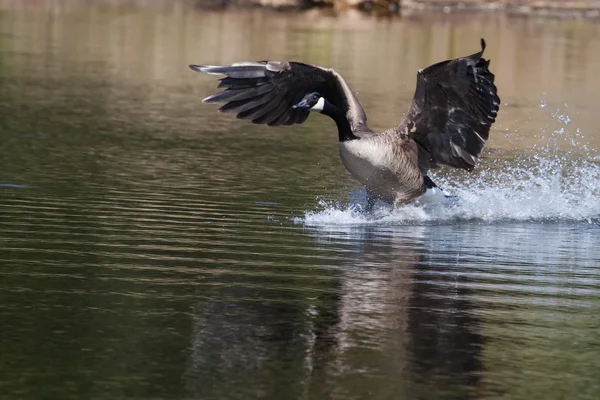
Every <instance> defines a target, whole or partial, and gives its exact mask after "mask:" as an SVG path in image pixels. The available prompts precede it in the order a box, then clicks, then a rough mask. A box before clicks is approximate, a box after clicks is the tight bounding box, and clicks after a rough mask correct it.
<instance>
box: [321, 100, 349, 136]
mask: <svg viewBox="0 0 600 400" xmlns="http://www.w3.org/2000/svg"><path fill="white" fill-rule="evenodd" d="M321 114H325V115H327V116H328V117H330V118H331V119H332V120H334V121H335V124H336V125H337V128H338V138H339V140H340V142H345V141H347V140H354V139H358V137H357V136H355V135H354V133H352V128H351V127H350V123H349V122H348V118H346V114H345V113H344V112H343V111H342V110H340V109H339V108H337V107H336V106H334V105H333V104H331V103H330V102H328V101H327V100H325V104H324V105H323V111H321Z"/></svg>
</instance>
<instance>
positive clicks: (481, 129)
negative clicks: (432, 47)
mask: <svg viewBox="0 0 600 400" xmlns="http://www.w3.org/2000/svg"><path fill="white" fill-rule="evenodd" d="M484 50H485V41H484V40H483V39H481V51H480V52H478V53H475V54H473V55H471V56H468V57H462V58H457V59H454V60H448V61H442V62H440V63H437V64H433V65H431V66H429V67H427V68H425V69H423V70H420V71H419V73H418V74H417V88H416V91H415V95H414V98H413V103H412V105H411V107H410V109H409V111H408V114H407V115H406V118H405V120H404V121H403V122H402V123H401V125H400V127H401V128H403V129H402V130H403V131H404V133H405V134H407V135H408V136H409V137H410V138H412V139H413V140H414V141H415V142H417V144H418V145H419V165H420V167H421V169H422V170H423V171H426V170H427V169H429V168H436V167H438V166H439V165H440V164H444V165H448V166H451V167H455V168H462V169H466V170H468V171H470V170H472V169H473V168H474V167H475V165H476V164H477V162H478V161H479V156H480V155H481V152H482V150H483V146H484V145H485V142H486V141H487V139H488V137H489V133H490V128H491V126H492V124H493V123H494V122H495V121H496V115H497V113H498V109H499V104H500V98H499V97H498V94H497V90H496V86H495V85H494V74H492V73H491V72H490V70H489V69H488V67H489V64H490V62H489V60H485V59H484V58H482V55H483V51H484Z"/></svg>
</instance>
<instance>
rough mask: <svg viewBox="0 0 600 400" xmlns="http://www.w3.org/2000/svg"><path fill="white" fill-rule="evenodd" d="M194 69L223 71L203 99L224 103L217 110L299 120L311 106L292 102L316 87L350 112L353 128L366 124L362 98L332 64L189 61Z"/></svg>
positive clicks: (269, 120) (273, 122)
mask: <svg viewBox="0 0 600 400" xmlns="http://www.w3.org/2000/svg"><path fill="white" fill-rule="evenodd" d="M190 68H191V69H192V70H194V71H198V72H203V73H206V74H215V75H225V78H222V79H221V83H220V84H219V86H218V87H219V88H225V90H224V91H222V92H220V93H217V94H214V95H212V96H209V97H207V98H205V99H204V100H203V102H205V103H225V104H224V105H223V106H222V107H221V108H220V109H219V111H222V112H226V113H232V114H236V117H237V118H240V119H245V120H251V121H252V122H253V123H255V124H267V125H270V126H278V125H292V124H301V123H303V122H304V121H305V120H306V118H308V115H309V111H308V110H301V109H295V108H292V106H293V105H295V104H297V103H298V102H299V101H300V100H302V98H303V97H304V96H305V95H306V94H308V93H312V92H318V93H319V94H320V95H321V96H323V97H324V98H326V99H327V101H329V102H330V103H332V104H333V105H335V106H336V107H338V108H339V109H340V110H343V111H344V112H345V113H346V116H347V118H348V121H349V122H350V125H351V126H352V127H353V128H359V127H361V126H364V125H365V124H366V120H367V118H366V116H365V113H364V110H363V109H362V107H361V106H360V103H359V102H358V100H357V99H356V97H355V96H354V94H353V93H352V91H351V90H350V87H349V86H348V84H347V83H346V81H345V80H344V79H343V78H342V77H341V75H339V74H338V73H337V72H335V71H334V70H332V69H325V68H321V67H319V66H315V65H309V64H303V63H297V62H278V61H262V62H240V63H235V64H231V65H225V66H208V65H190Z"/></svg>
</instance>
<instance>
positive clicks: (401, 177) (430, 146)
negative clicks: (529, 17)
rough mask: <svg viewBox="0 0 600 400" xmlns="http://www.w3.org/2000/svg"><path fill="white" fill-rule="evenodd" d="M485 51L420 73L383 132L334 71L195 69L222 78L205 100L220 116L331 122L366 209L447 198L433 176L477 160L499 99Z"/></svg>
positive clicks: (294, 65)
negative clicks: (395, 120)
mask: <svg viewBox="0 0 600 400" xmlns="http://www.w3.org/2000/svg"><path fill="white" fill-rule="evenodd" d="M485 47H486V44H485V40H484V39H481V50H480V51H479V52H477V53H475V54H472V55H470V56H466V57H460V58H456V59H451V60H446V61H441V62H438V63H435V64H432V65H430V66H428V67H426V68H424V69H420V70H419V71H418V72H417V84H416V89H415V92H414V96H413V100H412V104H411V105H410V107H409V109H408V112H407V113H406V115H405V117H404V118H403V119H402V121H401V122H400V123H399V124H398V125H397V126H394V127H392V128H390V129H388V130H386V131H384V132H380V133H376V132H374V131H373V130H371V129H370V128H369V127H368V126H367V115H366V113H365V111H364V110H363V108H362V106H361V105H360V103H359V101H358V99H357V98H356V96H355V94H354V93H353V91H352V89H351V88H350V86H349V85H348V83H347V82H346V81H345V80H344V78H343V77H342V76H341V75H340V74H339V73H338V72H336V71H335V70H333V69H328V68H324V67H321V66H318V65H312V64H305V63H301V62H294V61H260V62H237V63H233V64H231V65H222V66H219V65H190V68H191V69H192V70H194V71H197V72H202V73H205V74H212V75H222V76H224V77H223V78H221V79H220V83H219V84H218V86H217V88H224V90H223V91H221V92H218V93H216V94H213V95H210V96H208V97H206V98H205V99H203V103H208V104H213V103H225V104H224V105H222V106H221V107H220V108H219V111H221V112H225V113H231V114H235V116H236V117H237V118H239V119H241V120H250V121H251V122H253V123H255V124H266V125H268V126H280V125H294V124H302V123H303V122H304V121H306V119H307V118H308V116H309V114H310V112H318V113H321V114H324V115H326V116H328V117H329V118H331V119H332V120H333V121H334V122H335V124H336V126H337V131H338V140H339V155H340V159H341V161H342V164H343V165H344V166H345V167H346V169H347V170H348V171H349V172H350V174H351V175H352V176H353V177H354V178H355V179H356V180H358V181H359V182H360V183H361V184H362V185H364V187H365V191H366V194H367V209H372V208H373V205H374V204H375V202H376V201H378V200H379V201H383V202H384V203H389V204H392V205H393V206H394V207H401V206H403V205H405V204H409V203H411V202H418V201H420V200H422V199H426V198H429V197H433V198H436V199H439V198H445V197H446V196H447V194H446V193H445V192H443V191H442V190H441V189H440V188H438V186H437V185H436V184H435V183H434V182H433V181H432V180H431V178H430V177H429V176H428V172H429V170H431V169H436V168H439V167H441V166H448V167H452V168H457V169H462V170H466V171H469V172H470V171H472V170H473V169H474V167H475V166H476V165H477V163H478V161H479V157H480V155H481V153H482V151H483V147H484V145H485V142H486V141H487V140H488V137H489V133H490V128H491V126H492V124H493V123H494V122H495V121H496V116H497V113H498V110H499V104H500V98H499V97H498V94H497V89H496V86H495V85H494V74H492V73H491V72H490V70H489V69H488V68H489V65H490V61H489V60H486V59H484V58H482V56H483V52H484V51H485Z"/></svg>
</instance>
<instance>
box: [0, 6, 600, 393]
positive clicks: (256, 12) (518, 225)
mask: <svg viewBox="0 0 600 400" xmlns="http://www.w3.org/2000/svg"><path fill="white" fill-rule="evenodd" d="M598 3H600V2H598V1H556V0H554V1H552V0H549V1H525V0H514V1H510V0H506V1H504V0H503V1H483V0H480V1H477V0H465V1H461V2H457V1H447V0H421V1H419V0H412V1H401V2H393V1H387V0H386V1H379V0H373V1H370V2H365V1H362V2H361V1H351V2H341V1H339V2H338V1H330V0H323V1H307V0H298V1H296V0H281V1H279V0H248V1H244V0H232V1H226V0H214V1H213V0H198V1H195V0H180V1H177V0H175V1H166V0H122V1H119V0H87V1H84V0H79V1H78V0H62V1H59V0H56V1H52V0H46V1H43V0H27V1H25V0H0V398H2V399H30V398H31V399H34V398H35V399H45V398H48V399H51V398H60V399H81V398H86V399H96V398H98V399H99V398H110V399H118V398H139V399H166V398H174V399H175V398H177V399H184V398H185V399H191V398H194V399H253V398H261V399H263V398H264V399H299V398H301V399H483V398H485V399H490V398H503V399H531V398H545V399H564V398H573V399H575V398H577V399H597V398H599V396H600V383H599V381H598V376H600V361H599V359H598V357H597V351H598V349H599V348H600V320H599V319H598V316H597V310H598V307H599V306H600V247H599V246H598V244H599V243H600V223H599V216H600V184H599V182H600V164H599V163H600V156H599V155H600V152H599V150H598V149H600V132H599V128H598V127H599V126H600V113H598V111H597V109H598V107H597V98H598V93H600V79H598V71H600V23H599V21H600V20H598V16H599V10H600V5H599V4H598ZM480 38H485V40H486V42H487V45H488V47H487V49H486V53H485V57H486V58H490V59H491V60H492V62H491V67H490V69H491V70H492V72H493V73H494V74H495V75H496V84H497V86H498V93H499V95H500V98H501V100H502V104H501V108H500V112H499V117H498V119H497V122H496V123H495V124H494V126H493V128H492V132H491V134H490V140H489V141H488V143H487V145H486V148H485V151H484V155H483V158H482V161H481V164H480V165H479V166H478V168H477V169H476V170H475V171H474V172H473V173H471V174H469V173H466V172H464V171H453V170H449V169H444V170H440V171H436V172H435V173H434V176H433V177H434V180H435V181H436V182H437V183H439V184H441V185H442V186H443V187H444V188H445V189H448V190H450V191H453V192H454V193H455V194H458V195H459V196H460V197H461V199H462V202H461V203H460V204H459V205H458V206H456V207H452V208H449V209H441V210H440V209H424V208H420V207H416V206H410V207H407V208H405V209H403V210H396V211H390V210H388V209H385V208H382V209H379V210H377V213H376V215H375V218H370V217H367V216H365V215H363V214H362V213H360V208H361V204H363V202H364V192H363V190H362V189H361V188H360V186H359V185H357V184H356V182H355V181H354V180H353V179H352V178H351V177H350V176H349V175H348V173H347V172H346V171H345V169H344V167H343V166H342V165H341V163H340V161H339V155H338V147H337V146H338V145H337V140H336V132H335V127H334V126H333V124H332V123H331V121H330V120H328V119H326V118H324V117H322V116H319V115H316V116H311V117H310V118H309V120H308V121H307V122H306V123H304V124H302V125H299V126H293V127H278V128H268V127H266V126H256V125H253V124H250V123H248V122H247V121H239V120H236V119H235V118H233V116H232V115H227V114H221V113H219V112H217V107H215V106H211V105H206V104H202V103H201V100H202V98H204V97H206V96H208V95H210V94H212V93H215V91H216V90H217V89H216V85H217V84H218V81H217V77H215V76H204V75H200V74H198V73H195V72H193V71H191V70H190V69H189V68H188V64H192V63H198V64H225V63H232V62H236V61H244V60H250V61H251V60H296V61H302V62H308V63H315V64H318V65H321V66H325V67H331V68H335V69H336V70H337V71H338V72H339V73H341V74H342V76H344V77H345V79H346V80H347V81H348V82H349V84H350V85H351V87H352V88H353V90H354V91H355V92H356V93H357V96H358V98H359V100H360V101H361V103H362V105H363V106H364V108H365V110H366V112H367V114H368V118H369V125H370V127H371V128H373V129H374V130H384V129H388V128H389V127H391V126H393V125H394V124H397V123H399V122H400V120H401V119H402V117H403V115H404V113H405V112H406V111H407V110H408V107H409V106H410V103H411V101H412V96H413V91H414V87H415V79H416V71H417V70H418V69H420V68H423V67H426V66H427V65H429V64H431V63H434V62H438V61H441V60H444V59H449V58H454V57H459V56H464V55H468V54H472V53H474V52H476V51H478V50H479V39H480Z"/></svg>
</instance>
